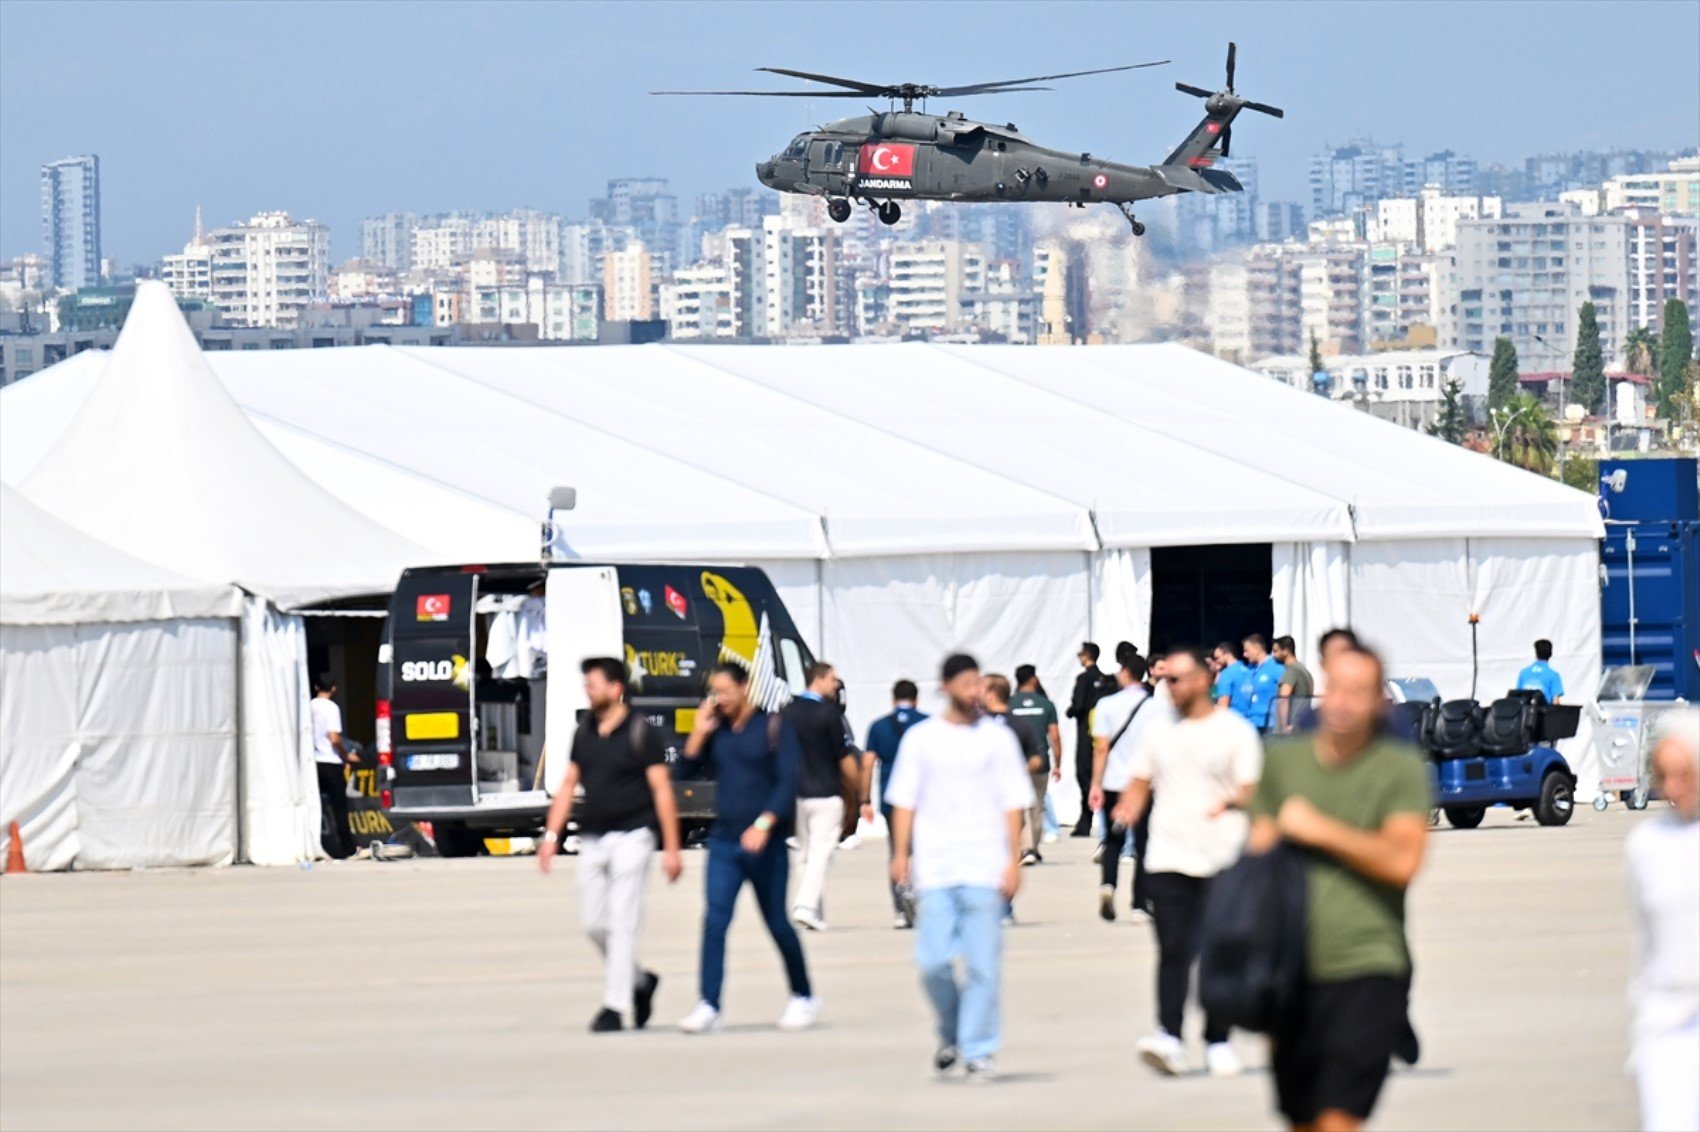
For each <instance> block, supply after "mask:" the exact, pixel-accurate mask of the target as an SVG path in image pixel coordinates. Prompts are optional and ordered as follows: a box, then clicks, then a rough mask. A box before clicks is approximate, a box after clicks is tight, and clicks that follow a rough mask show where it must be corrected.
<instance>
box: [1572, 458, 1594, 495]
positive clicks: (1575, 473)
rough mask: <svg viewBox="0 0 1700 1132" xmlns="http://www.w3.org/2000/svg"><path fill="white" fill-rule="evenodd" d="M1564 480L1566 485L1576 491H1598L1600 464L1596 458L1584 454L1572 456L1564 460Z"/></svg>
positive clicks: (1591, 493) (1592, 493)
mask: <svg viewBox="0 0 1700 1132" xmlns="http://www.w3.org/2000/svg"><path fill="white" fill-rule="evenodd" d="M1564 482H1565V485H1566V486H1568V487H1573V488H1575V489H1576V490H1577V491H1585V492H1587V493H1588V494H1589V495H1598V494H1599V492H1600V465H1599V462H1598V461H1597V460H1590V459H1589V458H1588V457H1586V456H1572V457H1570V458H1569V459H1568V460H1566V461H1565V462H1564Z"/></svg>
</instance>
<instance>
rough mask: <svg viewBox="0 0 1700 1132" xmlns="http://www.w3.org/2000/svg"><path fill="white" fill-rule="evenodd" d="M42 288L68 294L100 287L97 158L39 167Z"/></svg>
mask: <svg viewBox="0 0 1700 1132" xmlns="http://www.w3.org/2000/svg"><path fill="white" fill-rule="evenodd" d="M41 227H42V235H43V238H44V242H45V243H46V245H47V248H46V250H47V284H48V286H50V287H59V288H63V289H65V290H68V291H75V290H77V289H78V288H81V287H94V286H97V285H98V284H99V283H100V158H99V157H97V156H95V155H94V154H92V153H91V154H86V155H84V156H82V157H65V158H61V159H60V160H58V161H52V162H49V163H48V164H46V165H43V166H42V167H41Z"/></svg>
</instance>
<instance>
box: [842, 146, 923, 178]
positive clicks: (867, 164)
mask: <svg viewBox="0 0 1700 1132" xmlns="http://www.w3.org/2000/svg"><path fill="white" fill-rule="evenodd" d="M856 172H857V173H859V174H861V175H862V176H864V177H913V176H914V175H915V147H914V146H912V145H904V144H902V143H901V142H880V143H878V144H877V145H865V146H863V147H862V152H861V153H860V154H859V155H858V156H857V158H856Z"/></svg>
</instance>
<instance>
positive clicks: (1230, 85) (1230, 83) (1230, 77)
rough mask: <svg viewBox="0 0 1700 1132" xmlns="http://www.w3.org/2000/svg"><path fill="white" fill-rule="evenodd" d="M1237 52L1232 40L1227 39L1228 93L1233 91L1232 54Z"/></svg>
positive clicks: (1237, 49)
mask: <svg viewBox="0 0 1700 1132" xmlns="http://www.w3.org/2000/svg"><path fill="white" fill-rule="evenodd" d="M1238 52H1239V48H1238V47H1237V46H1235V44H1234V41H1233V40H1231V39H1230V40H1229V41H1228V93H1229V94H1232V93H1234V56H1235V55H1236V54H1237V53H1238Z"/></svg>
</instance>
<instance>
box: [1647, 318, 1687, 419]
mask: <svg viewBox="0 0 1700 1132" xmlns="http://www.w3.org/2000/svg"><path fill="white" fill-rule="evenodd" d="M1664 323H1665V328H1664V332H1663V333H1662V334H1661V335H1660V337H1659V381H1658V385H1656V386H1655V387H1654V391H1655V392H1656V393H1657V394H1658V396H1659V415H1660V416H1661V417H1666V418H1670V417H1674V416H1676V410H1677V402H1678V401H1679V400H1681V398H1682V395H1683V393H1684V391H1685V390H1686V389H1687V386H1688V379H1687V370H1688V363H1689V361H1690V359H1691V358H1692V357H1693V355H1694V328H1693V327H1692V326H1690V325H1689V322H1688V306H1687V304H1686V303H1684V302H1683V301H1682V300H1681V299H1666V300H1665V312H1664Z"/></svg>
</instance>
